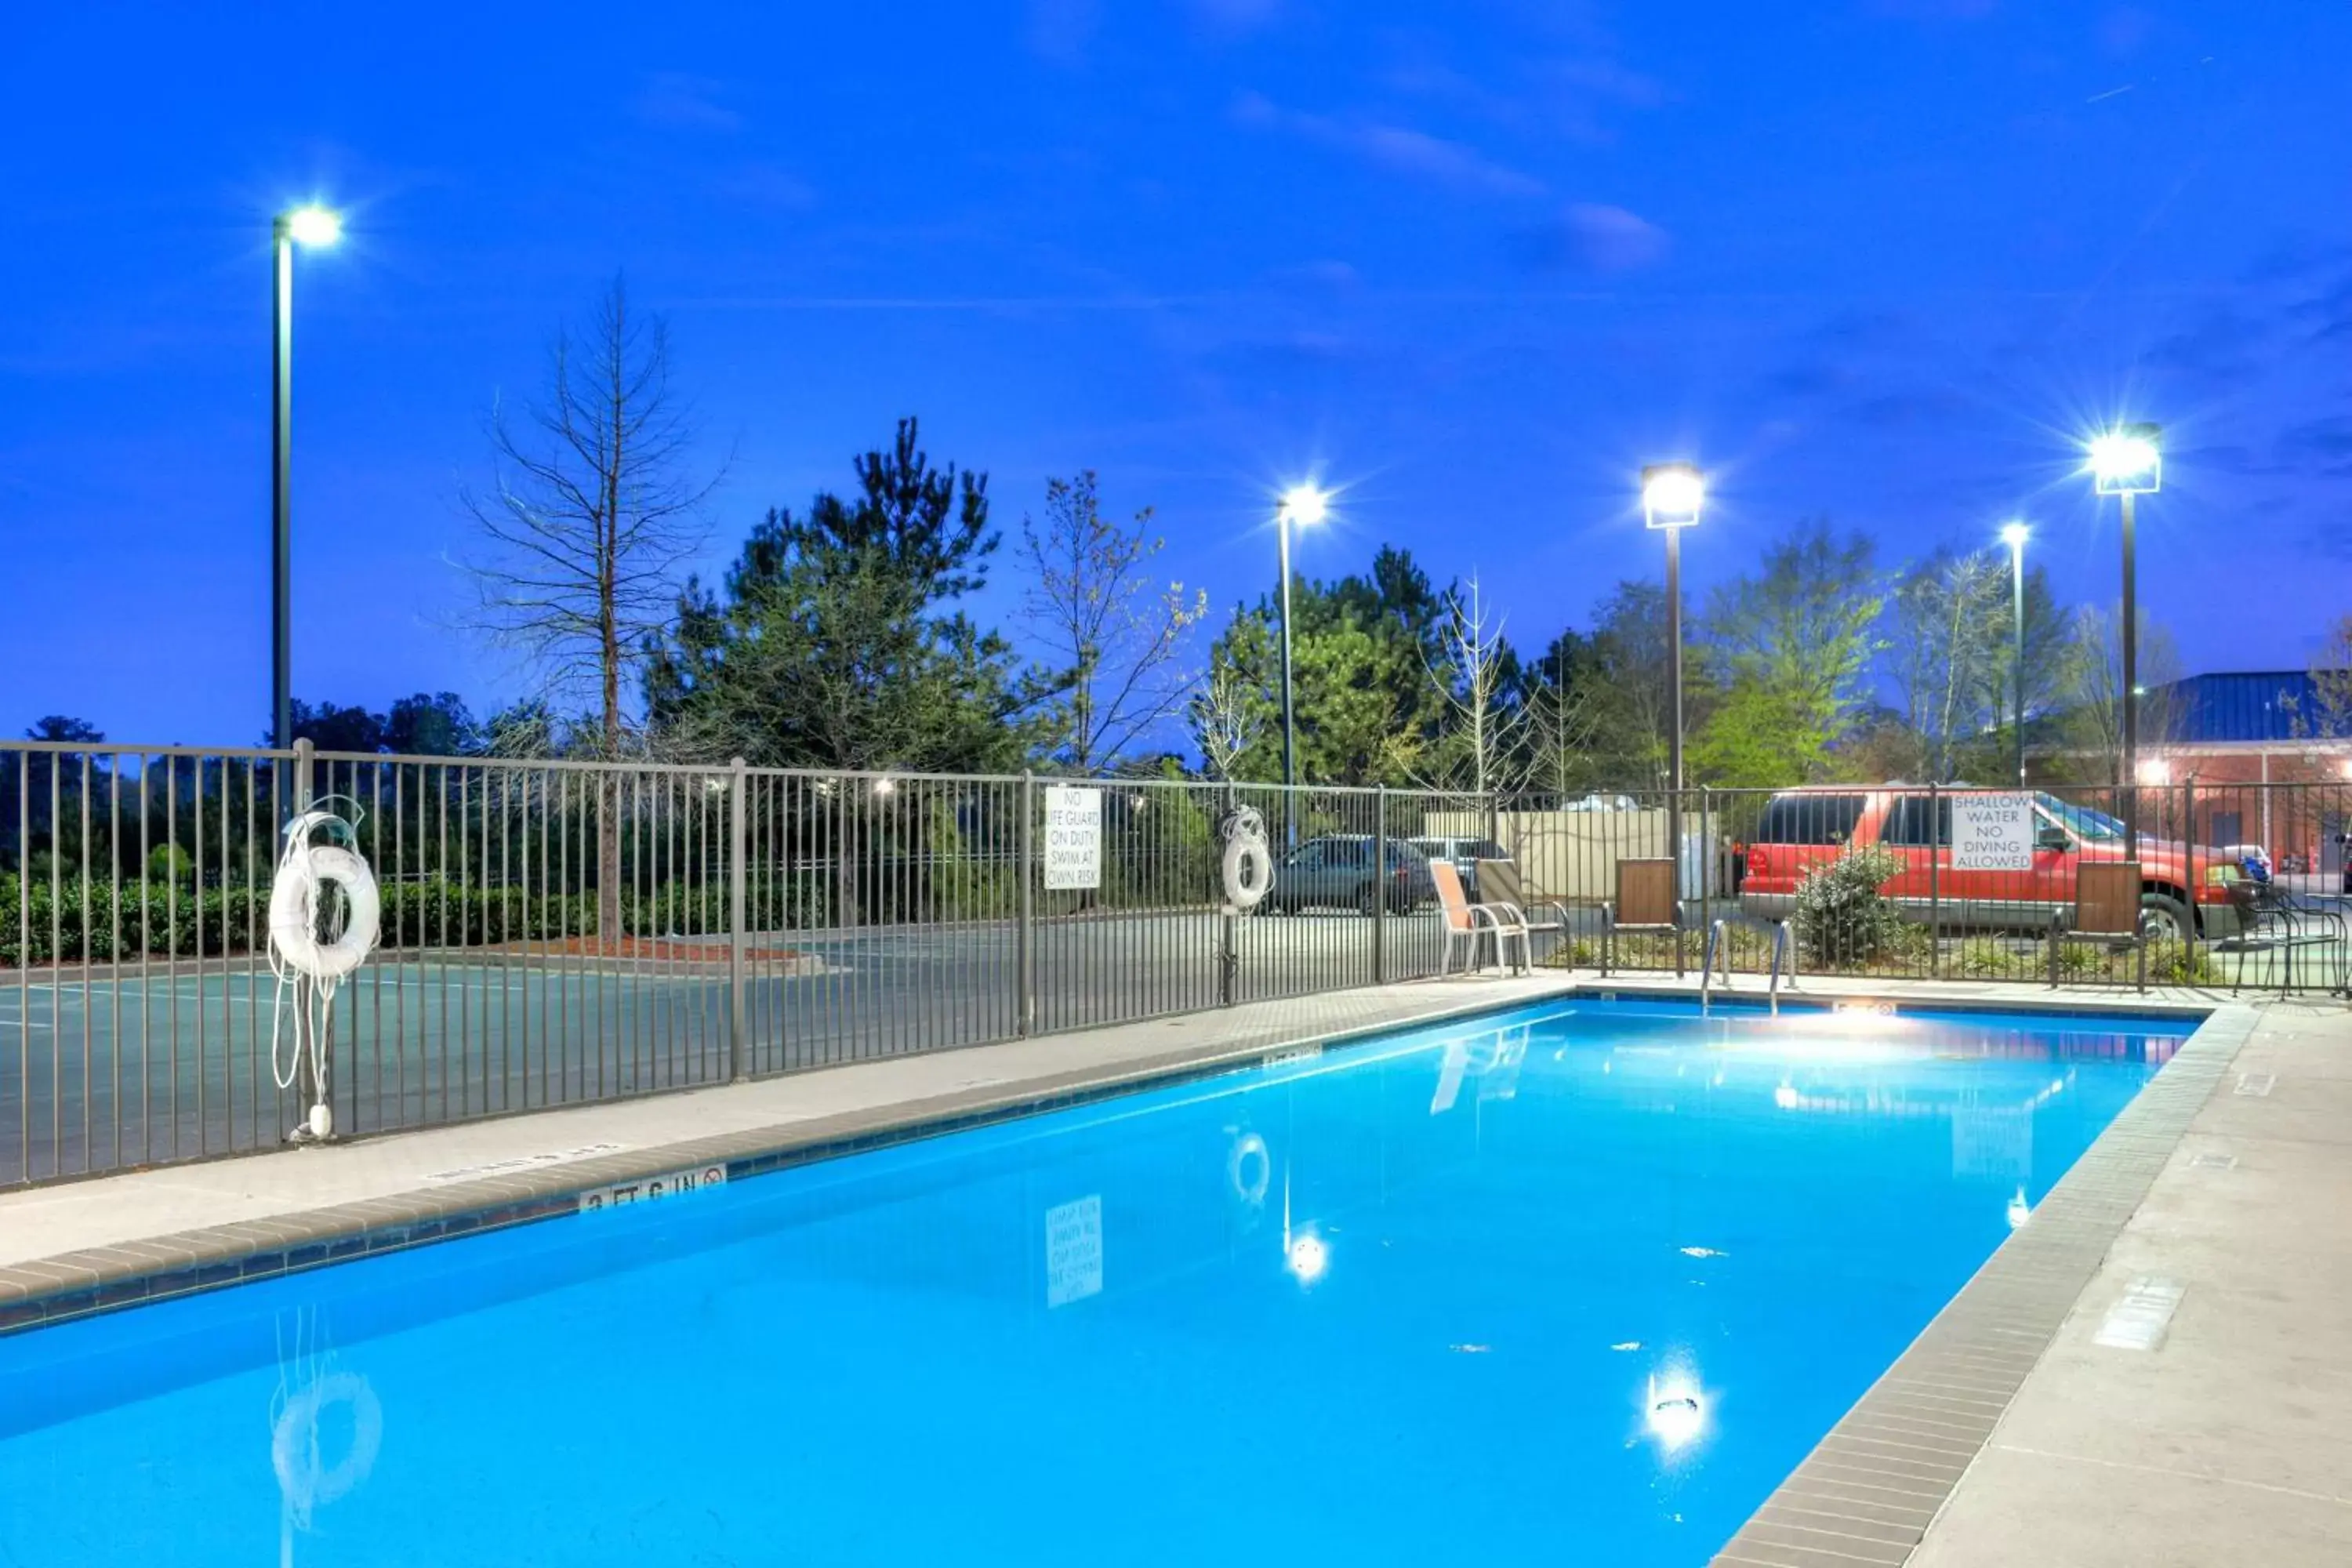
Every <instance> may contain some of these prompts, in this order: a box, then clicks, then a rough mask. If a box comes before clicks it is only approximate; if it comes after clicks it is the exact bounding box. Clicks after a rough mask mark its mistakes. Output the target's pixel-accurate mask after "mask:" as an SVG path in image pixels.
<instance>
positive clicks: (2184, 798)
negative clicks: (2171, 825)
mask: <svg viewBox="0 0 2352 1568" xmlns="http://www.w3.org/2000/svg"><path fill="white" fill-rule="evenodd" d="M2265 847H2268V846H2265ZM2180 849H2181V853H2182V854H2184V855H2185V856H2187V857H2188V859H2189V929H2188V930H2187V931H2183V932H2181V933H2180V944H2181V945H2180V984H2183V985H2193V984H2196V982H2197V892H2198V889H2199V887H2200V883H2199V882H2198V880H2197V781H2196V779H2195V777H2194V776H2193V775H2192V776H2191V777H2189V778H2185V779H2182V780H2181V781H2180Z"/></svg>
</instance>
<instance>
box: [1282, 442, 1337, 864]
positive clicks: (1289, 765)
mask: <svg viewBox="0 0 2352 1568" xmlns="http://www.w3.org/2000/svg"><path fill="white" fill-rule="evenodd" d="M1328 505H1329V498H1328V496H1326V495H1325V494H1324V493H1323V492H1322V491H1321V490H1319V489H1316V488H1315V487H1314V486H1313V485H1293V486H1292V487H1291V488H1290V489H1287V490H1286V491H1284V492H1283V496H1282V505H1281V506H1280V507H1279V508H1278V509H1276V515H1275V523H1276V528H1277V529H1278V530H1279V531H1280V533H1281V535H1282V782H1283V784H1285V785H1286V786H1294V787H1295V786H1296V785H1297V783H1298V732H1297V725H1296V722H1295V721H1294V719H1293V716H1292V713H1291V706H1290V531H1291V529H1292V528H1293V527H1294V526H1296V527H1299V528H1312V527H1314V526H1315V525H1316V524H1317V523H1318V522H1320V521H1323V514H1324V512H1325V511H1326V510H1328ZM1283 821H1284V827H1283V842H1285V843H1286V844H1287V843H1289V842H1291V841H1292V840H1293V839H1295V838H1297V828H1296V822H1297V813H1295V812H1294V811H1292V810H1291V809H1290V799H1289V796H1288V795H1285V796H1284V797H1283Z"/></svg>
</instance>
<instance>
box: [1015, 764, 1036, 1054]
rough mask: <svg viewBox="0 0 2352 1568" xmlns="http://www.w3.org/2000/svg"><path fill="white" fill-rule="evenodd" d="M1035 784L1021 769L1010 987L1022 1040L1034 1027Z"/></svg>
mask: <svg viewBox="0 0 2352 1568" xmlns="http://www.w3.org/2000/svg"><path fill="white" fill-rule="evenodd" d="M1036 784H1037V780H1036V775H1035V774H1034V773H1031V772H1030V771H1029V770H1028V769H1027V768H1023V769H1022V770H1021V833H1020V837H1019V846H1020V847H1019V849H1018V851H1017V852H1018V854H1019V856H1020V859H1021V927H1020V930H1019V931H1018V932H1016V933H1015V935H1014V939H1013V966H1014V968H1015V969H1016V970H1017V971H1018V973H1017V974H1016V976H1015V979H1014V984H1016V985H1017V986H1018V987H1019V991H1018V994H1017V995H1016V997H1015V999H1014V1022H1013V1029H1014V1032H1015V1033H1017V1034H1019V1035H1022V1036H1024V1037H1026V1036H1027V1035H1028V1034H1029V1033H1030V1032H1031V1031H1032V1030H1034V1028H1036V1026H1037V967H1036V925H1037V898H1036V892H1035V888H1036V881H1037V868H1036V839H1037V827H1036V822H1037V803H1036V800H1035V798H1034V791H1035V788H1036Z"/></svg>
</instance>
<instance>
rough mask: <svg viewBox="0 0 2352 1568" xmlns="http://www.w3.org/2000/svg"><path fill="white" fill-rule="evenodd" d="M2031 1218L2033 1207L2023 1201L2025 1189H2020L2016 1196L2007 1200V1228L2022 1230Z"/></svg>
mask: <svg viewBox="0 0 2352 1568" xmlns="http://www.w3.org/2000/svg"><path fill="white" fill-rule="evenodd" d="M2032 1217H2033V1205H2032V1204H2029V1203H2027V1202H2026V1201H2025V1189H2024V1188H2023V1187H2020V1188H2018V1189H2017V1194H2016V1195H2015V1196H2014V1197H2012V1198H2011V1199H2010V1200H2009V1228H2010V1229H2011V1230H2023V1229H2024V1228H2025V1222H2026V1221H2027V1220H2030V1219H2032Z"/></svg>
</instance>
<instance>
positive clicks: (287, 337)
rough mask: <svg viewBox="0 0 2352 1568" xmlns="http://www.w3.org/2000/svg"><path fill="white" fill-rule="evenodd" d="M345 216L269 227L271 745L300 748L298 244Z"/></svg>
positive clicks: (284, 218)
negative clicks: (273, 324) (272, 289)
mask: <svg viewBox="0 0 2352 1568" xmlns="http://www.w3.org/2000/svg"><path fill="white" fill-rule="evenodd" d="M342 232H343V223H342V219H341V218H339V217H337V216H335V215H334V214H333V213H331V212H330V211H328V210H327V209H326V208H325V207H320V206H307V207H296V208H295V209H294V210H293V211H291V212H282V213H279V214H278V217H277V220H276V221H275V222H274V223H272V224H271V225H270V235H271V237H272V239H273V240H274V241H275V242H276V243H275V246H274V248H275V250H276V251H277V264H278V289H277V301H278V312H277V331H276V333H275V338H274V341H273V343H272V348H273V349H274V351H275V353H274V355H273V358H274V360H275V371H276V374H275V376H274V377H273V380H272V384H271V389H270V390H271V398H270V412H271V414H272V416H273V418H272V422H271V426H270V467H269V536H270V571H269V711H270V735H271V742H272V743H273V744H274V745H276V746H277V747H278V749H279V750H281V751H282V750H284V749H285V748H287V747H289V746H291V745H292V744H293V743H294V692H293V686H294V679H293V677H294V628H293V599H294V513H293V493H292V492H293V462H294V247H296V246H298V245H303V246H321V245H332V244H334V243H335V241H336V239H337V238H338V237H341V234H342Z"/></svg>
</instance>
